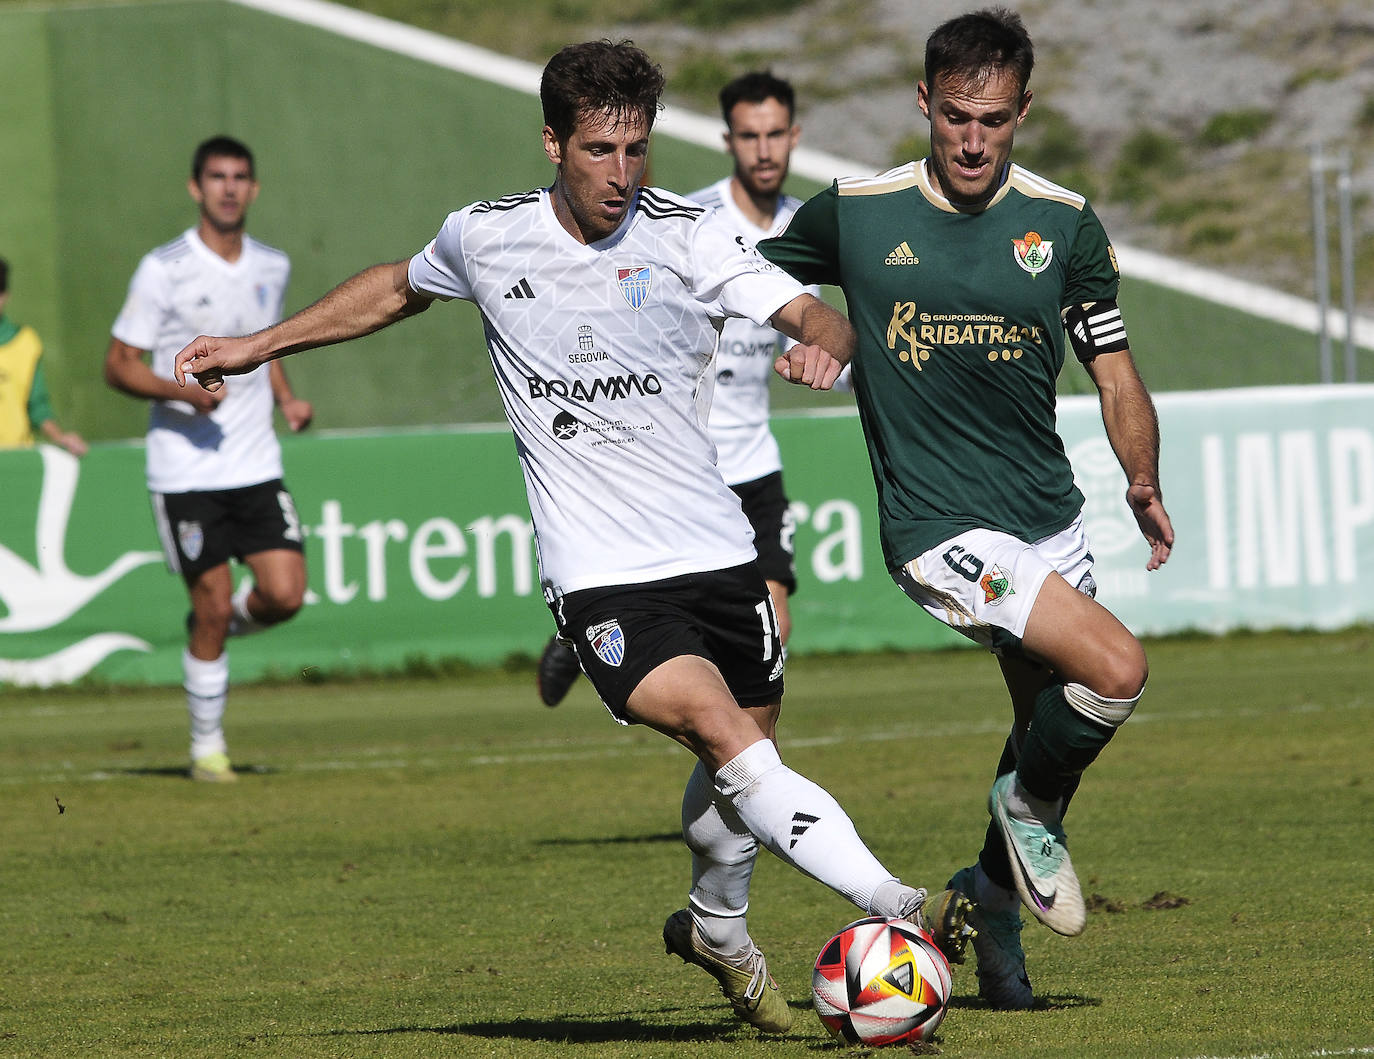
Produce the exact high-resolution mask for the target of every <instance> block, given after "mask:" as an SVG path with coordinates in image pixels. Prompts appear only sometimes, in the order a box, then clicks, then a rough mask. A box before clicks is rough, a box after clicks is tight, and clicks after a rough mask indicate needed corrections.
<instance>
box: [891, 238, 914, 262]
mask: <svg viewBox="0 0 1374 1059" xmlns="http://www.w3.org/2000/svg"><path fill="white" fill-rule="evenodd" d="M920 263H921V259H920V258H919V257H917V256H916V255H915V254H914V253H913V252H912V250H911V244H909V243H908V242H907V241H906V240H905V239H903V240H902V241H901V242H900V243H898V244H897V246H896V248H895V249H894V250H893V251H892V253H890V254H888V255H887V257H885V258H883V264H884V265H919V264H920Z"/></svg>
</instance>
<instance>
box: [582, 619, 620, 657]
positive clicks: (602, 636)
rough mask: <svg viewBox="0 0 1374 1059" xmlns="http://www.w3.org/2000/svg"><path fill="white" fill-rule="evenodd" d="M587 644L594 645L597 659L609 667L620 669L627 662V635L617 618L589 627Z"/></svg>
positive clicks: (593, 648)
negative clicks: (622, 663) (621, 664)
mask: <svg viewBox="0 0 1374 1059" xmlns="http://www.w3.org/2000/svg"><path fill="white" fill-rule="evenodd" d="M587 642H588V643H590V644H591V645H592V650H593V651H595V652H596V657H597V658H599V659H601V661H603V662H605V663H606V664H607V665H608V666H613V667H616V668H618V667H619V666H620V663H621V662H623V661H625V633H624V632H623V631H622V630H621V628H620V622H619V621H617V620H616V619H615V618H612V619H611V620H610V621H603V622H602V623H601V624H599V625H590V626H588V627H587Z"/></svg>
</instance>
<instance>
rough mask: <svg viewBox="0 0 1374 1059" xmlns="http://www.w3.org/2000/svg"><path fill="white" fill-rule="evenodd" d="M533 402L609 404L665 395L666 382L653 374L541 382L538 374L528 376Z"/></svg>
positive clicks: (544, 380)
mask: <svg viewBox="0 0 1374 1059" xmlns="http://www.w3.org/2000/svg"><path fill="white" fill-rule="evenodd" d="M525 381H526V382H528V383H529V387H530V398H531V400H533V399H537V398H540V397H544V398H554V397H566V398H570V399H571V400H574V401H581V402H583V403H584V404H590V403H592V402H594V401H596V400H597V399H598V398H600V397H604V398H606V400H608V401H619V400H621V399H622V398H625V397H656V396H657V395H659V394H661V393H662V392H663V383H661V382H660V381H659V379H658V376H657V375H655V374H654V373H653V372H649V373H648V374H647V375H645V376H643V377H642V378H641V377H640V376H638V375H635V374H633V373H632V374H629V375H607V376H605V377H604V378H600V379H593V380H592V381H591V382H590V383H588V382H585V381H584V380H582V379H573V380H572V381H571V382H570V381H568V380H567V379H541V378H539V377H538V376H537V375H531V376H528V377H527V378H526V380H525Z"/></svg>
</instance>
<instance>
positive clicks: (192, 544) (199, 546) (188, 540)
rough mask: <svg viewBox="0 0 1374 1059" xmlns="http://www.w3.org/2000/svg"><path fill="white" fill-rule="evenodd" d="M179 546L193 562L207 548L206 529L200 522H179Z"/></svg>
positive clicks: (182, 552) (183, 553)
mask: <svg viewBox="0 0 1374 1059" xmlns="http://www.w3.org/2000/svg"><path fill="white" fill-rule="evenodd" d="M177 546H178V547H179V548H180V549H181V554H182V555H184V556H186V558H187V559H189V560H191V562H195V561H196V560H197V559H199V558H200V553H201V552H202V551H203V550H204V549H205V530H203V529H202V528H201V525H200V523H199V522H178V523H177Z"/></svg>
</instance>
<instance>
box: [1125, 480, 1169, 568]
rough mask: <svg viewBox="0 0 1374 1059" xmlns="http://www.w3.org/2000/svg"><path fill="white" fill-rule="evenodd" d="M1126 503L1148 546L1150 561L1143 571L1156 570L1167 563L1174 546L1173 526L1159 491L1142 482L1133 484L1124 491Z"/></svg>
mask: <svg viewBox="0 0 1374 1059" xmlns="http://www.w3.org/2000/svg"><path fill="white" fill-rule="evenodd" d="M1126 503H1128V504H1130V505H1131V513H1132V514H1133V515H1135V521H1136V525H1138V526H1139V527H1140V532H1141V533H1142V534H1143V535H1144V537H1145V540H1146V541H1147V542H1148V543H1149V545H1150V561H1149V562H1147V563H1146V564H1145V569H1146V570H1158V569H1159V568H1160V567H1161V566H1163V565H1164V564H1165V563H1166V562H1168V561H1169V552H1170V550H1171V549H1172V548H1173V546H1174V525H1173V523H1172V522H1170V521H1169V514H1168V512H1167V511H1165V510H1164V502H1163V501H1162V500H1161V499H1160V498H1159V490H1157V489H1156V488H1155V487H1154V486H1152V485H1146V484H1145V483H1143V482H1133V483H1132V484H1131V487H1130V488H1129V489H1127V490H1126Z"/></svg>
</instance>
